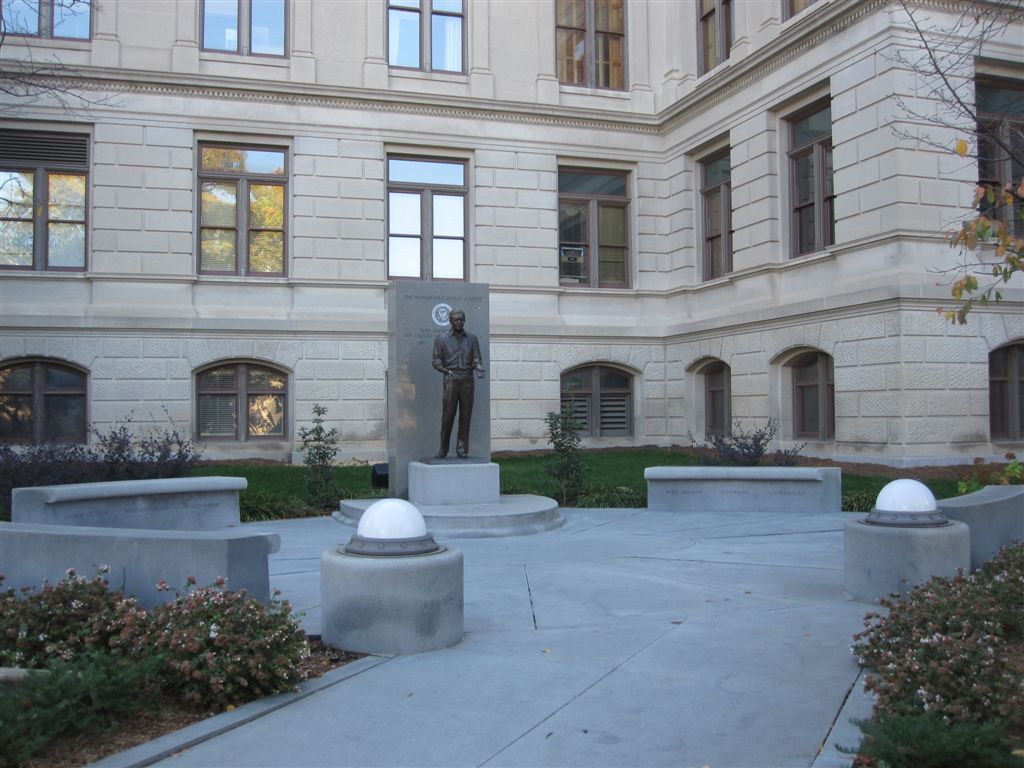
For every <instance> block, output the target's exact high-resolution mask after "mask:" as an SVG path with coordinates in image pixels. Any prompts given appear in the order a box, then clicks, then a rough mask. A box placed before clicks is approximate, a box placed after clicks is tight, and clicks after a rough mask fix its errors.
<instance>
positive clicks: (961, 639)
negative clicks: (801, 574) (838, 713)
mask: <svg viewBox="0 0 1024 768" xmlns="http://www.w3.org/2000/svg"><path fill="white" fill-rule="evenodd" d="M881 605H882V607H883V608H885V609H887V610H888V613H887V614H886V615H884V616H883V615H882V614H880V613H875V612H872V613H869V614H868V615H867V617H866V618H865V627H866V629H865V630H864V631H863V632H861V633H859V634H858V635H856V636H855V638H854V645H853V651H854V653H855V654H856V655H857V656H858V657H859V659H860V662H861V664H862V665H863V666H866V667H868V668H870V669H872V670H874V673H873V674H871V675H869V676H868V677H867V679H866V682H865V688H866V689H867V690H868V691H872V692H874V693H875V694H877V696H878V701H877V704H876V708H875V713H876V717H884V716H890V715H913V714H919V713H922V712H928V713H932V714H935V715H936V716H939V717H942V718H943V719H944V720H946V721H947V722H949V723H986V722H1002V723H1004V724H1005V725H1006V727H1007V730H1008V733H1010V735H1011V736H1012V737H1014V738H1020V737H1021V735H1024V681H1022V674H1021V668H1020V660H1019V659H1016V660H1015V654H1013V653H1010V652H1009V651H1010V650H1011V649H1012V648H1016V649H1017V654H1019V652H1020V649H1021V647H1022V644H1024V611H1022V610H1021V606H1022V605H1024V545H1017V546H1015V547H1013V548H1010V549H1004V550H1002V551H1001V552H1000V553H999V554H998V555H997V556H996V557H994V558H993V559H992V560H990V561H989V562H988V563H987V564H986V565H985V567H984V568H982V569H980V570H978V571H977V572H975V573H974V574H971V575H969V576H967V575H963V574H960V575H958V576H956V577H954V578H952V579H945V578H934V579H932V580H931V581H929V582H928V583H927V584H924V585H922V586H920V587H917V588H916V589H914V590H912V591H911V592H910V593H909V594H908V595H907V597H906V599H888V600H882V601H881Z"/></svg>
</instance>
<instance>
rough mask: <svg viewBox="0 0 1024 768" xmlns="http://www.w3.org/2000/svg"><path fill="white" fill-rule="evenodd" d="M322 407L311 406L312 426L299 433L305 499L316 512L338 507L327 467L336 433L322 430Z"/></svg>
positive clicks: (333, 428) (334, 443) (334, 445)
mask: <svg viewBox="0 0 1024 768" xmlns="http://www.w3.org/2000/svg"><path fill="white" fill-rule="evenodd" d="M326 415H327V408H326V406H323V405H320V403H315V404H314V405H313V426H312V427H302V428H301V429H299V439H300V440H302V454H303V457H302V462H303V464H305V465H306V498H307V500H308V501H309V503H310V506H312V507H314V508H316V509H329V508H331V507H333V506H334V505H335V504H337V503H338V497H337V496H335V495H334V493H333V492H332V489H331V464H332V463H333V461H334V457H335V456H336V455H337V453H338V448H337V444H338V430H337V428H336V427H331V428H330V429H327V428H325V427H324V416H326Z"/></svg>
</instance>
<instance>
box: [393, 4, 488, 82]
mask: <svg viewBox="0 0 1024 768" xmlns="http://www.w3.org/2000/svg"><path fill="white" fill-rule="evenodd" d="M418 2H419V5H418V6H417V7H413V6H409V5H402V4H401V2H400V0H398V1H396V0H385V3H386V6H385V10H384V20H385V21H384V49H385V50H386V51H387V58H388V67H389V68H391V69H397V70H404V71H406V72H439V73H442V74H448V75H465V74H466V72H467V66H466V59H467V57H468V54H469V43H468V34H467V33H468V20H469V19H468V17H469V6H470V2H469V0H462V10H461V11H459V12H454V11H449V10H435V9H434V3H435V0H418ZM392 11H395V12H407V13H417V14H419V19H418V21H417V25H416V26H417V27H418V30H419V37H418V42H419V63H418V65H417V66H415V67H411V66H407V65H404V64H393V63H392V62H391V13H392ZM438 16H440V17H444V18H449V19H450V18H458V19H459V20H460V21H461V32H462V34H461V35H460V37H461V40H460V45H461V48H460V52H459V62H460V64H461V65H462V66H461V68H459V69H440V68H438V67H436V66H434V45H433V43H434V18H435V17H438ZM424 19H427V20H429V23H426V24H424V23H423V22H424Z"/></svg>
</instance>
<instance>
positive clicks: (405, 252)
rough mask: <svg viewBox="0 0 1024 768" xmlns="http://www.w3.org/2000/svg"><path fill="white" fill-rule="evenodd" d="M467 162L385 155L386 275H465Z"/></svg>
mask: <svg viewBox="0 0 1024 768" xmlns="http://www.w3.org/2000/svg"><path fill="white" fill-rule="evenodd" d="M466 192H467V189H466V164H465V163H464V162H463V161H461V160H423V159H419V158H414V157H389V158H388V277H392V278H394V277H412V278H417V279H420V280H465V279H466Z"/></svg>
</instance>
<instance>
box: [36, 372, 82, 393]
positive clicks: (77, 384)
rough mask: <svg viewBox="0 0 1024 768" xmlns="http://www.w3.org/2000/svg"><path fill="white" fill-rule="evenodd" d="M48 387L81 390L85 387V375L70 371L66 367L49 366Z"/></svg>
mask: <svg viewBox="0 0 1024 768" xmlns="http://www.w3.org/2000/svg"><path fill="white" fill-rule="evenodd" d="M46 388H47V389H71V390H75V391H81V390H83V389H85V376H84V375H82V374H81V373H78V372H77V371H69V370H68V369H66V368H54V367H52V366H47V367H46Z"/></svg>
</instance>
